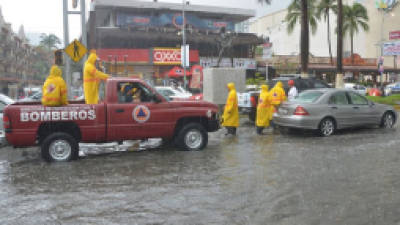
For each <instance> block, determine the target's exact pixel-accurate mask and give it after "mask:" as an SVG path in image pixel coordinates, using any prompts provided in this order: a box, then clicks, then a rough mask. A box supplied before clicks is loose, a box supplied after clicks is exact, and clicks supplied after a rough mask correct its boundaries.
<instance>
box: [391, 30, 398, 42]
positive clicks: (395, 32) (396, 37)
mask: <svg viewBox="0 0 400 225" xmlns="http://www.w3.org/2000/svg"><path fill="white" fill-rule="evenodd" d="M389 39H390V40H394V39H400V30H396V31H392V32H390V33H389Z"/></svg>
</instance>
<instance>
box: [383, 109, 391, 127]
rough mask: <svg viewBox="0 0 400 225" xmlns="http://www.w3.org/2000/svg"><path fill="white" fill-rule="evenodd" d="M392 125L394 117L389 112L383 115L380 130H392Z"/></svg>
mask: <svg viewBox="0 0 400 225" xmlns="http://www.w3.org/2000/svg"><path fill="white" fill-rule="evenodd" d="M393 125H394V117H393V114H392V113H390V112H387V113H385V115H383V118H382V125H381V127H382V128H392V127H393Z"/></svg>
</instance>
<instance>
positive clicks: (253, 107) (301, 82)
mask: <svg viewBox="0 0 400 225" xmlns="http://www.w3.org/2000/svg"><path fill="white" fill-rule="evenodd" d="M289 80H293V81H294V85H295V86H296V88H297V91H298V92H299V93H301V92H302V91H305V90H308V89H315V88H331V86H329V85H328V84H327V83H326V82H325V81H323V80H319V79H316V78H300V77H298V76H297V77H279V78H275V79H273V80H270V81H268V86H269V88H270V89H271V88H273V87H274V86H275V84H276V83H277V82H278V81H281V82H282V83H283V88H284V89H285V92H286V95H287V93H288V92H289V85H288V81H289ZM259 95H260V91H252V92H250V95H249V96H248V98H249V99H248V100H247V101H245V100H242V101H243V102H246V103H247V105H246V106H247V107H249V104H250V107H249V108H248V109H245V110H243V111H244V112H248V113H249V119H250V120H251V121H255V118H256V113H257V104H258V96H259ZM238 101H239V98H238ZM239 102H240V101H239ZM238 105H239V107H240V106H241V105H240V104H238Z"/></svg>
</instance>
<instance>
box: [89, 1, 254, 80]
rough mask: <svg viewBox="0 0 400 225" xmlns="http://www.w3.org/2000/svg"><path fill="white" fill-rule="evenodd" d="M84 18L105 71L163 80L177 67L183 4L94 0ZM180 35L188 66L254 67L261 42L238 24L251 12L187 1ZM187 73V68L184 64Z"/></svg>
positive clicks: (90, 44) (247, 17)
mask: <svg viewBox="0 0 400 225" xmlns="http://www.w3.org/2000/svg"><path fill="white" fill-rule="evenodd" d="M92 8H93V10H94V11H92V12H91V15H90V17H89V29H88V30H89V34H88V40H89V47H90V48H95V49H96V50H97V52H98V55H99V57H100V58H101V60H102V61H103V66H104V68H105V70H106V71H107V72H109V73H112V74H117V75H118V76H124V75H125V76H140V77H143V78H146V79H163V78H165V76H166V74H168V73H169V72H170V70H171V69H173V68H174V69H176V66H178V67H179V66H180V65H181V55H182V54H181V49H180V48H181V46H182V38H183V37H182V26H183V16H182V9H183V6H182V4H175V3H162V2H157V1H153V2H144V1H134V0H133V1H122V0H96V1H94V2H93V5H92ZM184 8H185V36H186V43H187V44H188V45H189V62H190V67H192V66H194V65H200V66H202V67H211V66H217V65H218V64H219V66H224V67H225V66H228V67H242V68H244V67H246V68H253V69H255V60H254V49H255V47H256V45H258V44H260V43H262V40H261V39H260V38H258V37H257V36H256V35H254V34H249V33H243V32H236V31H237V30H241V31H244V30H245V25H243V24H241V23H243V22H245V21H246V20H248V19H249V18H251V17H253V16H254V15H255V12H254V11H253V10H243V9H231V8H221V7H208V6H201V5H190V4H186V5H185V6H184ZM188 70H189V73H188V74H190V72H191V68H188Z"/></svg>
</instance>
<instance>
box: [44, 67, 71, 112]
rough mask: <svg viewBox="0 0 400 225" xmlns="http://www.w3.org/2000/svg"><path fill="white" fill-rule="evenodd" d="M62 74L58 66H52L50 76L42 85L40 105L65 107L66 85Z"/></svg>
mask: <svg viewBox="0 0 400 225" xmlns="http://www.w3.org/2000/svg"><path fill="white" fill-rule="evenodd" d="M61 74H62V72H61V69H60V68H58V66H56V65H53V66H52V67H51V69H50V74H49V76H48V77H47V79H46V81H45V82H44V84H43V89H42V104H43V105H44V106H61V105H67V104H68V100H67V85H66V84H65V81H64V79H63V78H62V76H61Z"/></svg>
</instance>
